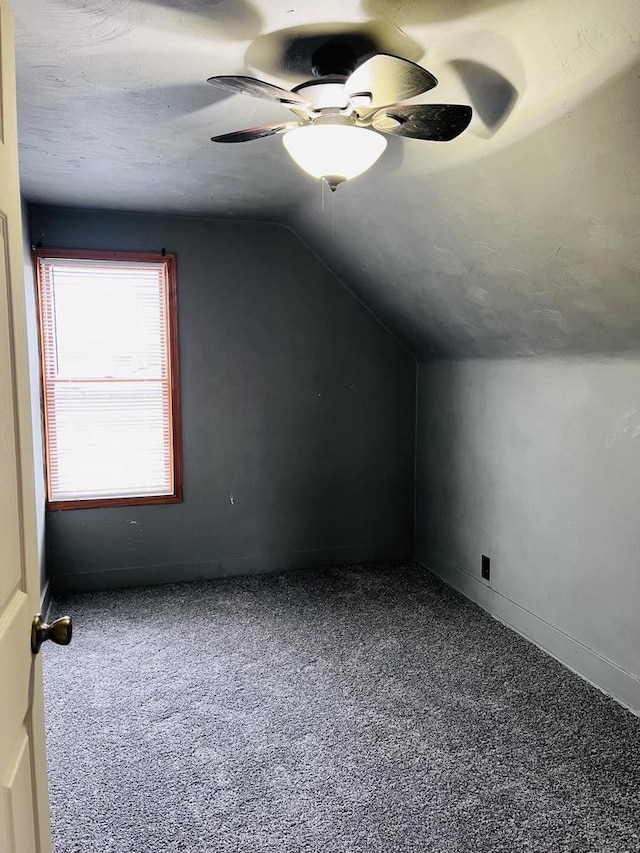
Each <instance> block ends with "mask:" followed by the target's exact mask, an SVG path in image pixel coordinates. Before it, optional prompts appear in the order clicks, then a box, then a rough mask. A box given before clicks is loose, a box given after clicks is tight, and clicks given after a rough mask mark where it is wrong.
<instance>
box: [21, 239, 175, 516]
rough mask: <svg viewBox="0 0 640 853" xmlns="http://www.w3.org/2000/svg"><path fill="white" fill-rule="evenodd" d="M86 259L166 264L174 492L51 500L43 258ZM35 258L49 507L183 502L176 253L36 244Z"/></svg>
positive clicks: (65, 508)
mask: <svg viewBox="0 0 640 853" xmlns="http://www.w3.org/2000/svg"><path fill="white" fill-rule="evenodd" d="M42 258H51V259H53V260H55V259H59V260H84V261H107V262H108V261H122V262H131V263H153V264H157V263H162V264H164V266H165V271H166V277H167V334H168V349H169V354H168V355H169V357H168V363H169V369H170V372H171V381H170V385H169V389H170V393H171V408H170V413H171V426H172V439H173V441H172V444H171V462H172V466H173V493H172V494H170V495H144V496H142V497H122V498H86V499H82V498H78V499H77V500H76V499H73V500H53V501H52V500H49V459H50V456H49V432H48V429H47V404H46V394H45V363H44V340H43V335H44V324H43V323H42V311H41V288H42V282H41V274H40V260H41V259H42ZM33 260H34V265H35V271H36V286H37V293H36V297H37V301H36V304H37V309H38V327H39V343H40V391H41V411H42V426H43V434H44V443H45V448H44V455H45V479H46V489H47V499H46V505H45V506H46V509H47V510H49V511H58V510H67V509H102V508H106V507H117V506H145V505H152V504H175V503H182V501H183V463H182V403H181V396H180V353H179V338H178V286H177V259H176V255H175V254H170V253H168V252H164V251H163V252H118V251H100V250H95V249H59V248H46V247H41V246H38V247H35V248H34V250H33Z"/></svg>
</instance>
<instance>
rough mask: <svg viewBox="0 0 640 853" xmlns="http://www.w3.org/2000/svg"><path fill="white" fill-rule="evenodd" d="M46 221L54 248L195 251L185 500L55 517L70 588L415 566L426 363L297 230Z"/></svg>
mask: <svg viewBox="0 0 640 853" xmlns="http://www.w3.org/2000/svg"><path fill="white" fill-rule="evenodd" d="M30 215H31V234H32V239H33V241H34V242H36V241H42V243H43V244H44V245H45V246H47V245H48V246H64V247H67V248H73V247H83V248H105V249H121V250H127V249H129V250H134V249H140V250H145V249H146V250H156V251H158V250H160V249H161V248H162V247H165V248H166V250H167V251H170V252H176V253H177V256H178V276H179V278H178V294H179V323H180V361H181V379H182V406H183V446H184V467H185V482H184V486H185V500H184V503H182V504H177V505H166V506H143V507H133V508H110V509H102V510H73V511H61V512H50V513H48V514H47V538H48V568H49V572H50V576H51V578H52V581H53V582H54V584H55V586H56V588H58V589H65V590H81V589H95V588H106V587H111V586H121V585H128V584H144V583H155V582H164V581H169V580H182V579H192V578H198V577H218V576H221V575H224V574H234V573H244V572H254V571H266V570H272V569H278V568H287V567H298V566H300V567H302V566H313V565H319V564H324V563H335V562H344V561H350V560H364V559H385V558H396V557H397V558H400V557H403V556H406V555H408V554H409V553H410V550H411V538H412V523H413V474H414V460H413V450H414V423H415V372H416V366H415V362H414V360H413V358H412V357H411V356H410V355H409V354H408V352H407V351H406V350H404V349H403V348H402V347H401V346H400V345H399V344H398V343H397V341H396V340H395V339H394V338H393V337H391V335H390V334H389V333H388V332H387V331H386V330H385V329H384V328H383V327H382V326H381V325H380V324H379V323H378V322H377V320H376V319H375V318H374V317H373V315H371V314H370V313H369V312H368V311H367V310H366V309H365V308H364V307H363V306H362V305H361V304H360V303H359V302H358V301H357V300H356V299H355V298H354V297H353V296H352V295H351V294H350V293H349V291H347V290H346V289H345V288H344V287H343V286H342V285H341V284H340V282H339V281H338V280H337V279H335V277H334V276H333V275H332V274H331V273H329V272H328V271H327V269H326V268H325V267H324V266H323V265H322V264H321V263H320V262H319V261H318V260H317V259H316V258H315V256H314V255H313V254H311V253H310V252H309V251H308V249H306V247H304V245H303V244H301V243H300V241H299V240H298V239H297V238H296V237H295V236H294V235H293V233H292V232H291V231H289V230H288V229H286V228H284V227H281V226H273V225H266V224H265V225H261V224H256V223H233V222H224V221H213V220H205V219H196V218H180V217H163V216H146V215H144V216H143V215H133V214H122V213H114V212H99V211H80V210H69V209H59V208H51V207H33V208H31V210H30ZM231 495H233V501H232V500H231V497H230V496H231Z"/></svg>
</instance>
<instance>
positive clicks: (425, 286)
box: [13, 0, 640, 358]
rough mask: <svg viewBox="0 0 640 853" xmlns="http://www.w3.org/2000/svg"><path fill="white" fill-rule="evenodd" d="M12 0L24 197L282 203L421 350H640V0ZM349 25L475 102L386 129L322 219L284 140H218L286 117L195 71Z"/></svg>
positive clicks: (274, 54) (446, 94) (163, 206)
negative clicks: (452, 126)
mask: <svg viewBox="0 0 640 853" xmlns="http://www.w3.org/2000/svg"><path fill="white" fill-rule="evenodd" d="M13 6H14V8H15V14H16V17H17V25H18V27H17V32H18V39H17V57H18V72H19V75H18V80H19V93H18V95H19V98H18V103H19V116H20V139H21V174H22V181H23V190H24V192H25V195H26V197H27V199H28V200H29V201H30V202H33V201H37V202H43V203H51V204H69V205H74V206H84V207H103V208H117V209H121V210H139V211H140V210H147V211H153V212H156V213H170V212H173V213H177V212H180V213H185V214H190V215H195V214H198V215H208V216H220V217H224V216H235V217H241V218H252V219H268V220H270V221H273V220H278V221H283V222H286V223H287V224H289V225H290V226H291V227H292V228H293V229H294V230H295V231H296V232H297V233H298V234H299V235H300V236H301V237H302V238H303V239H304V240H305V242H307V243H308V244H309V245H310V246H312V248H313V249H314V251H315V252H316V253H317V254H318V255H319V256H320V257H321V258H323V260H325V262H326V263H327V264H328V265H329V266H330V267H331V268H332V269H333V270H334V271H335V272H336V274H337V275H338V276H339V277H340V278H341V279H342V280H343V281H345V282H347V283H348V284H349V286H350V287H352V288H353V289H354V290H356V292H357V293H358V295H359V296H360V297H361V298H362V299H363V300H364V301H365V302H366V304H367V305H369V307H370V308H371V309H372V310H373V311H374V312H375V314H376V315H377V316H378V317H380V318H381V319H382V320H383V321H384V322H385V324H386V325H387V326H388V327H389V328H391V329H392V330H393V331H394V332H395V333H396V334H397V335H398V336H400V337H401V338H402V339H403V340H404V341H405V342H407V343H408V344H409V345H410V346H411V347H412V349H413V350H414V352H415V353H416V354H419V355H420V356H421V357H425V358H426V357H430V356H433V355H436V356H445V357H475V356H489V357H502V356H505V357H510V356H514V355H554V354H567V353H569V354H571V353H573V354H581V353H590V352H620V351H629V350H632V349H637V348H638V338H639V337H640V335H639V332H640V324H639V323H638V320H637V318H638V317H639V316H640V288H638V287H637V286H636V284H637V281H638V276H639V274H640V250H639V248H638V247H639V246H640V241H639V240H638V234H639V231H640V204H639V202H638V199H639V198H640V111H639V110H638V108H637V101H638V96H637V93H638V73H639V70H640V4H638V2H637V0H563V2H562V3H561V4H558V2H557V0H535V2H533V0H514V2H509V3H506V2H502V0H434V2H422V0H366V2H362V0H324V2H323V3H321V4H308V3H299V4H297V5H295V4H291V6H292V8H288V6H287V5H286V4H281V3H274V2H268V0H251V2H249V0H242V2H238V0H233V2H232V0H222V2H216V3H203V2H199V0H117V2H105V0H96V2H93V3H80V2H78V0H57V2H55V3H52V2H50V0H14V3H13ZM353 28H356V30H357V29H358V28H359V29H362V28H365V29H367V32H370V33H373V34H374V35H375V38H374V40H375V41H377V43H378V44H379V45H380V47H381V49H383V50H384V49H387V50H392V52H399V53H401V55H403V56H406V57H409V58H411V59H413V60H416V61H418V62H420V63H421V64H423V65H424V66H425V67H427V68H428V69H429V70H430V71H432V72H433V73H434V74H435V76H436V77H437V78H438V80H439V85H438V86H437V87H436V88H434V89H433V90H431V91H430V92H427V93H425V94H424V95H422V96H420V98H419V100H420V101H421V102H424V103H454V104H455V103H461V104H470V105H471V106H472V108H473V110H474V118H473V121H472V124H471V125H470V127H469V129H468V130H467V131H466V132H465V133H463V134H462V135H461V136H460V137H459V138H457V139H456V140H454V141H453V142H450V143H429V142H424V141H420V140H415V139H400V138H396V137H389V146H388V148H387V150H386V151H385V153H384V155H383V156H382V157H381V159H380V160H379V162H378V163H376V165H375V166H374V167H373V168H372V169H371V170H370V171H368V172H366V173H365V174H364V175H362V176H361V177H359V178H356V179H355V180H354V181H353V182H347V183H346V184H345V185H344V186H341V187H340V189H339V190H338V192H337V193H336V194H335V196H334V197H333V198H332V202H334V203H335V217H334V216H333V215H332V212H331V210H330V206H329V205H327V208H326V210H325V211H324V213H323V212H322V210H321V205H320V186H319V182H317V181H314V180H312V179H311V178H310V177H309V176H308V175H306V174H305V173H303V172H302V171H301V170H300V169H299V168H298V167H297V166H296V165H295V164H294V163H293V161H292V160H291V159H290V157H289V156H288V154H287V153H286V151H285V149H284V147H283V144H282V137H281V136H273V137H269V138H266V139H259V140H257V141H254V142H250V143H245V144H240V145H237V144H236V145H233V144H223V145H213V144H212V143H211V142H210V141H209V138H210V137H211V136H212V135H214V134H220V133H225V132H227V131H232V130H238V129H240V128H243V127H250V126H255V125H260V124H264V123H267V124H268V123H271V122H279V121H283V120H285V121H286V120H289V119H290V118H291V113H290V112H289V111H288V110H286V109H285V108H284V107H283V106H282V105H280V104H277V103H270V102H268V101H263V100H259V99H256V98H250V97H243V96H229V95H228V93H226V92H224V91H222V90H215V89H213V88H212V87H210V86H207V84H206V83H205V82H204V81H205V80H206V78H207V77H209V76H211V75H217V74H250V75H253V76H257V77H266V78H267V79H270V80H273V81H274V82H277V83H279V84H281V85H284V86H285V87H287V88H289V87H290V86H291V85H294V84H296V83H299V82H301V80H303V79H305V77H306V78H309V77H310V76H311V69H310V66H309V67H307V72H306V75H305V74H304V73H302V71H301V69H300V68H298V69H293V68H292V67H291V63H289V64H288V65H287V63H283V62H282V60H283V56H284V55H285V54H286V47H287V45H289V47H291V45H292V44H298V47H299V42H296V37H297V38H298V39H300V38H302V37H303V36H304V34H306V35H307V37H308V36H309V33H315V34H316V36H318V37H320V36H319V35H318V34H322V33H325V34H326V33H327V32H328V31H331V30H332V31H334V32H335V31H337V32H351V31H353ZM169 53H170V54H171V56H172V57H173V60H172V61H171V62H167V61H166V57H167V55H168V54H169ZM294 53H295V51H294V50H293V49H291V50H290V51H289V55H290V56H293V54H294ZM270 56H271V61H269V57H270ZM306 58H307V59H309V57H306ZM277 60H280V62H278V61H277ZM301 64H302V65H304V63H301ZM307 65H308V63H307ZM294 72H295V73H294ZM334 220H335V227H333V222H334Z"/></svg>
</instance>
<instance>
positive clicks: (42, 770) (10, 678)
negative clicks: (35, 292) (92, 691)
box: [0, 0, 51, 853]
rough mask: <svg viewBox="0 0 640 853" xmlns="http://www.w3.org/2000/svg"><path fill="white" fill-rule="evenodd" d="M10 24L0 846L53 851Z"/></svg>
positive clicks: (2, 121) (3, 133)
mask: <svg viewBox="0 0 640 853" xmlns="http://www.w3.org/2000/svg"><path fill="white" fill-rule="evenodd" d="M17 148H18V146H17V130H16V108H15V69H14V46H13V22H12V17H11V11H10V9H9V5H8V0H0V850H1V851H2V853H50V851H51V833H50V829H49V807H48V800H47V777H46V763H45V752H44V729H43V712H42V670H41V656H40V655H38V656H34V655H32V653H31V622H32V619H33V617H34V616H35V614H36V613H37V612H38V610H39V604H40V590H39V568H38V544H37V525H36V505H35V500H36V498H35V488H34V470H33V453H32V446H33V445H32V438H31V435H32V434H31V417H30V398H29V378H28V360H27V356H28V351H27V333H26V317H25V304H24V259H23V257H22V255H23V251H22V236H21V230H22V229H21V215H20V192H19V185H18V151H17Z"/></svg>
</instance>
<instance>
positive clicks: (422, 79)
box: [344, 53, 438, 107]
mask: <svg viewBox="0 0 640 853" xmlns="http://www.w3.org/2000/svg"><path fill="white" fill-rule="evenodd" d="M437 85H438V81H437V80H436V78H435V77H434V76H433V74H430V73H429V72H428V71H427V70H425V69H424V68H422V67H421V66H420V65H416V63H415V62H411V61H410V60H408V59H402V58H401V57H400V56H392V55H391V54H390V53H376V54H375V56H372V57H371V59H367V60H366V62H363V63H362V65H361V66H360V67H359V68H356V70H355V71H354V72H353V74H351V75H350V76H349V77H347V81H346V83H345V85H344V91H345V94H346V95H347V96H348V97H349V98H353V97H355V96H356V95H366V94H369V95H370V96H371V106H374V107H375V106H378V107H380V106H382V105H383V104H393V103H394V102H395V101H404V100H405V99H406V98H414V97H415V96H416V95H422V93H423V92H428V91H429V89H433V87H434V86H437Z"/></svg>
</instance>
